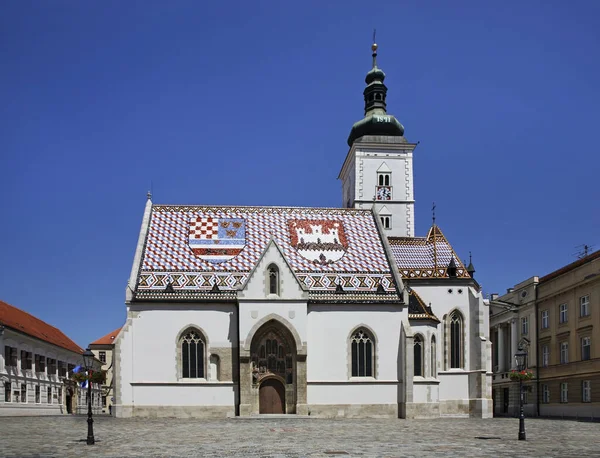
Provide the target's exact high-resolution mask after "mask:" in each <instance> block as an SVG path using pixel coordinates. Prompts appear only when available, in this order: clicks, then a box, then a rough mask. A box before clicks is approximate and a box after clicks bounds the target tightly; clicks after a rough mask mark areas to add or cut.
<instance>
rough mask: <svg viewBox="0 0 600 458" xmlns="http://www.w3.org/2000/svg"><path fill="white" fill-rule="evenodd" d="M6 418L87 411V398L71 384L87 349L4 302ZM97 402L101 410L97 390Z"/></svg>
mask: <svg viewBox="0 0 600 458" xmlns="http://www.w3.org/2000/svg"><path fill="white" fill-rule="evenodd" d="M0 349H1V352H0V380H1V381H2V387H3V392H2V393H1V394H0V415H9V416H16V415H58V414H67V413H78V412H80V411H83V410H85V408H86V405H87V404H86V400H87V397H86V396H87V395H86V393H85V391H84V390H82V389H81V388H80V386H79V385H78V384H77V383H75V382H73V381H71V380H70V379H69V375H70V373H72V371H73V369H74V368H75V367H76V366H79V365H82V364H83V358H82V354H83V350H82V349H81V348H80V347H79V346H78V345H77V344H76V343H75V342H73V341H72V340H71V339H69V338H68V337H67V336H66V335H65V334H64V333H63V332H62V331H60V330H59V329H57V328H55V327H53V326H51V325H49V324H47V323H45V322H44V321H42V320H40V319H38V318H36V317H34V316H32V315H30V314H29V313H27V312H24V311H22V310H20V309H18V308H16V307H13V306H12V305H9V304H7V303H6V302H2V301H0ZM92 401H93V405H94V407H95V409H96V410H98V409H97V407H98V406H99V405H100V391H99V389H98V387H94V390H93V393H92Z"/></svg>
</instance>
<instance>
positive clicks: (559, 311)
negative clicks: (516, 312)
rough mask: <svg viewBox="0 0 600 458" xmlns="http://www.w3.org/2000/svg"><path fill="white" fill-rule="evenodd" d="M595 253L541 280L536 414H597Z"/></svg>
mask: <svg viewBox="0 0 600 458" xmlns="http://www.w3.org/2000/svg"><path fill="white" fill-rule="evenodd" d="M599 304H600V251H596V252H595V253H592V254H591V255H589V256H586V257H584V258H582V259H579V260H578V261H575V262H573V263H571V264H569V265H567V266H565V267H563V268H562V269H558V270H556V271H554V272H552V273H550V274H548V275H546V276H545V277H542V278H540V283H539V285H538V293H537V304H536V305H537V310H538V315H537V317H538V325H537V328H538V330H539V339H538V352H539V353H538V355H539V359H538V361H539V381H538V386H539V394H540V395H539V403H540V404H539V414H540V415H542V416H565V417H567V416H568V417H594V418H598V417H600V310H599V308H598V305H599Z"/></svg>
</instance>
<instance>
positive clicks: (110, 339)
mask: <svg viewBox="0 0 600 458" xmlns="http://www.w3.org/2000/svg"><path fill="white" fill-rule="evenodd" d="M119 331H121V328H120V327H119V328H117V329H115V330H114V331H113V332H109V333H108V334H106V335H105V336H104V337H100V338H99V339H98V340H94V341H93V342H92V343H91V344H90V345H112V344H114V343H115V339H116V338H117V336H118V335H119Z"/></svg>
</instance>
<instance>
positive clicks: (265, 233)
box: [136, 205, 397, 299]
mask: <svg viewBox="0 0 600 458" xmlns="http://www.w3.org/2000/svg"><path fill="white" fill-rule="evenodd" d="M271 239H273V240H275V242H276V243H277V244H278V246H279V247H280V248H281V251H282V253H283V255H284V256H285V258H286V260H287V262H288V263H289V265H290V267H291V269H292V270H293V271H294V273H295V275H296V277H297V278H298V281H299V282H300V284H301V285H302V286H303V288H304V289H306V290H307V291H332V290H335V289H336V286H337V285H341V286H342V288H343V289H344V291H347V292H349V291H356V292H360V291H362V292H376V291H377V289H378V287H379V285H381V286H382V287H383V290H384V293H388V294H394V295H397V291H396V285H395V282H394V279H393V276H392V271H391V269H390V265H389V261H388V259H387V257H386V254H385V250H384V247H383V244H382V241H381V239H380V236H379V232H378V230H377V227H376V224H375V220H374V218H373V214H372V212H371V211H370V210H355V209H334V208H304V207H222V206H219V207H209V206H167V205H154V206H153V207H152V212H151V216H150V222H149V227H148V234H147V237H146V243H145V247H144V253H143V256H142V261H141V268H140V273H139V275H138V281H137V285H136V298H138V299H141V298H142V296H148V295H151V294H153V295H156V293H159V295H169V294H172V293H173V292H176V293H177V292H184V291H186V292H189V293H190V298H193V297H192V296H196V295H197V294H196V293H198V292H203V293H208V292H212V294H217V295H219V294H220V295H223V294H226V292H227V291H236V290H239V289H241V288H242V287H243V285H244V284H245V282H246V280H247V279H248V276H249V274H250V272H251V270H252V269H253V268H254V267H255V266H256V264H257V262H258V261H259V259H260V257H261V256H262V254H263V252H264V250H265V249H266V247H267V245H268V243H269V242H270V241H271ZM214 285H217V287H218V291H219V292H220V293H219V292H215V291H214V290H213V288H214ZM380 289H381V288H380ZM150 292H152V293H150ZM157 298H158V297H157Z"/></svg>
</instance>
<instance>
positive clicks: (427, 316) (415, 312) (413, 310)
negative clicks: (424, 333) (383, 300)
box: [408, 289, 440, 323]
mask: <svg viewBox="0 0 600 458" xmlns="http://www.w3.org/2000/svg"><path fill="white" fill-rule="evenodd" d="M408 319H409V320H431V321H435V322H437V323H439V322H440V320H439V318H438V317H437V316H435V314H434V313H433V311H432V310H431V306H427V305H425V302H423V299H421V296H419V295H418V294H417V292H416V291H415V290H414V289H409V290H408Z"/></svg>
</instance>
